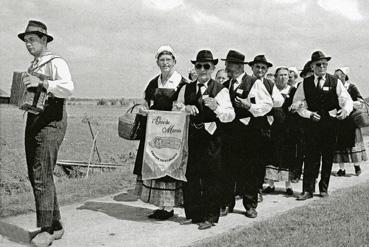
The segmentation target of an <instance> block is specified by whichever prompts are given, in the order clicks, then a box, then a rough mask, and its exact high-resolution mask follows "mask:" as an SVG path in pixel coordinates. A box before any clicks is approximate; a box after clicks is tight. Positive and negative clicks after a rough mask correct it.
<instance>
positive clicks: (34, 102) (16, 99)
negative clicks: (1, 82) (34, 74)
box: [10, 72, 47, 114]
mask: <svg viewBox="0 0 369 247" xmlns="http://www.w3.org/2000/svg"><path fill="white" fill-rule="evenodd" d="M26 76H27V73H25V72H14V73H13V82H12V87H11V92H10V104H13V105H16V106H18V107H19V108H20V109H22V110H25V111H28V112H31V113H34V114H38V113H40V112H42V111H43V110H44V108H45V101H46V98H47V92H46V90H45V89H44V88H43V87H34V88H29V89H27V88H26V86H25V85H24V83H23V79H24V78H25V77H26Z"/></svg>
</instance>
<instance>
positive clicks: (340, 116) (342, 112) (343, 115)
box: [337, 109, 349, 120]
mask: <svg viewBox="0 0 369 247" xmlns="http://www.w3.org/2000/svg"><path fill="white" fill-rule="evenodd" d="M348 115H349V114H348V113H347V111H346V110H345V109H340V110H339V111H338V112H337V119H338V120H343V119H345V118H347V117H348Z"/></svg>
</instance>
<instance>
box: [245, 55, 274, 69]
mask: <svg viewBox="0 0 369 247" xmlns="http://www.w3.org/2000/svg"><path fill="white" fill-rule="evenodd" d="M255 63H263V64H265V65H266V66H268V67H272V66H273V64H271V63H269V62H268V61H267V59H266V57H265V56H264V55H257V56H256V57H255V58H254V61H251V62H248V64H249V65H250V66H253V65H254V64H255Z"/></svg>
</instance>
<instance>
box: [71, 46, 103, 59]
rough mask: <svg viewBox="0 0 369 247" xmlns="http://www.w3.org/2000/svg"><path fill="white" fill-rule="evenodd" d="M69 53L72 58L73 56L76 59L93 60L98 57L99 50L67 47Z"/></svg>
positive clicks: (85, 47) (84, 47)
mask: <svg viewBox="0 0 369 247" xmlns="http://www.w3.org/2000/svg"><path fill="white" fill-rule="evenodd" d="M67 51H68V52H70V53H71V56H73V57H74V58H84V59H86V58H93V57H96V56H97V55H98V54H97V50H96V49H93V48H90V47H87V46H82V45H79V46H71V47H67Z"/></svg>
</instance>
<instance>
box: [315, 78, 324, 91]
mask: <svg viewBox="0 0 369 247" xmlns="http://www.w3.org/2000/svg"><path fill="white" fill-rule="evenodd" d="M322 79H323V77H321V76H319V77H318V82H317V83H316V88H317V89H321V87H320V81H321V80H322Z"/></svg>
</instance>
